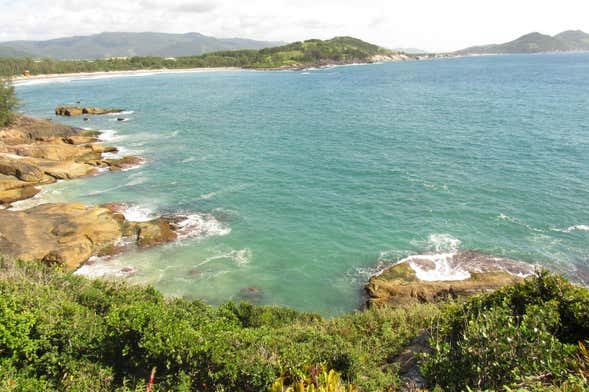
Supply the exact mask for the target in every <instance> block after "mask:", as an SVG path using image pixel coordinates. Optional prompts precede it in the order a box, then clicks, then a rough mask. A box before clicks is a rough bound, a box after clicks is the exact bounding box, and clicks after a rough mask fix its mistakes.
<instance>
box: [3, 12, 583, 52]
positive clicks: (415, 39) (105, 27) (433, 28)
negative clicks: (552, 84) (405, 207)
mask: <svg viewBox="0 0 589 392" xmlns="http://www.w3.org/2000/svg"><path fill="white" fill-rule="evenodd" d="M0 6H1V8H0V9H1V10H2V11H1V13H0V41H8V40H16V39H35V40H38V39H49V38H57V37H63V36H70V35H87V34H93V33H99V32H103V31H159V32H168V33H185V32H199V33H203V34H206V35H212V36H216V37H224V38H227V37H244V38H254V39H260V40H272V41H277V40H279V41H297V40H303V39H308V38H322V39H325V38H331V37H334V36H337V35H351V36H355V37H358V38H362V39H364V40H367V41H370V42H373V43H376V44H379V45H382V46H386V47H389V48H394V47H417V48H422V49H427V50H432V51H434V50H435V51H449V50H456V49H461V48H464V47H467V46H471V45H478V44H487V43H498V42H504V41H509V40H511V39H513V38H516V37H517V36H520V35H523V34H525V33H528V32H532V31H539V32H542V33H547V34H556V33H559V32H560V31H562V30H567V29H582V30H585V31H587V32H589V0H559V1H554V0H553V1H547V0H494V1H489V0H486V1H480V0H479V1H477V0H407V1H399V0H241V1H236V0H100V1H96V0H52V1H48V0H0Z"/></svg>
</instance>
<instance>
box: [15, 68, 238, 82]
mask: <svg viewBox="0 0 589 392" xmlns="http://www.w3.org/2000/svg"><path fill="white" fill-rule="evenodd" d="M238 70H241V68H238V67H217V68H181V69H169V68H162V69H138V70H132V71H99V72H76V73H63V74H40V75H31V76H24V75H23V76H15V77H14V78H13V79H12V81H13V83H15V84H21V83H24V82H27V81H33V80H51V79H69V78H80V79H83V78H95V77H122V76H142V75H152V74H168V73H200V72H221V71H238Z"/></svg>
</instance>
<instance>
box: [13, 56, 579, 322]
mask: <svg viewBox="0 0 589 392" xmlns="http://www.w3.org/2000/svg"><path fill="white" fill-rule="evenodd" d="M17 91H18V95H19V96H20V98H21V99H22V100H23V102H24V107H23V111H24V112H26V113H29V114H32V115H36V116H40V117H51V116H52V111H53V109H54V107H55V106H57V105H61V104H68V103H74V102H75V101H78V100H81V101H82V103H83V104H84V103H85V104H88V105H92V106H98V107H124V108H125V109H127V110H129V111H132V112H130V113H127V114H124V117H126V118H128V119H129V121H126V122H117V121H116V117H113V116H105V117H93V118H92V119H91V120H90V121H89V122H87V123H84V122H83V121H82V119H81V118H78V119H67V120H65V121H67V122H68V123H71V124H73V125H77V126H87V127H93V128H95V129H110V130H114V131H116V133H114V134H113V132H108V133H107V134H106V136H110V137H111V139H110V141H109V143H110V144H114V145H117V146H122V147H124V149H125V150H124V151H125V152H127V153H132V154H140V155H142V156H144V157H145V158H146V159H147V162H146V164H145V165H143V166H141V167H139V168H136V169H134V170H129V171H126V172H122V173H112V174H105V175H102V176H99V177H93V178H86V179H81V180H75V181H69V182H62V183H58V184H55V185H52V186H49V187H47V188H46V189H45V191H44V192H43V193H42V194H41V196H40V197H39V198H37V199H36V200H34V201H35V202H39V201H73V200H75V201H81V202H84V203H102V202H107V201H120V202H127V203H130V204H131V205H132V208H131V210H130V211H129V215H134V216H141V215H150V214H168V213H177V212H181V213H188V214H195V215H193V220H195V222H197V223H200V224H201V225H203V227H202V232H200V233H199V235H197V236H196V237H192V238H189V239H186V240H184V241H179V242H176V243H174V244H170V245H166V246H163V247H160V248H156V249H151V250H147V251H140V252H139V251H136V252H131V253H129V254H126V255H124V256H121V257H119V258H117V259H114V260H106V261H105V260H102V261H99V262H97V263H96V264H95V265H94V266H92V267H90V268H88V270H87V271H86V273H89V274H95V275H99V274H100V273H103V272H105V271H106V272H110V273H111V274H115V275H116V273H117V271H119V270H120V268H122V267H124V266H131V267H133V268H134V269H136V274H134V275H133V276H131V277H129V278H128V279H130V280H132V281H135V282H143V283H145V282H147V283H152V284H154V285H155V286H156V287H157V288H159V289H161V290H162V291H164V292H165V293H167V294H170V295H184V296H188V297H190V298H202V299H204V300H205V301H207V302H210V303H213V304H218V303H221V302H224V301H227V300H230V299H240V298H242V297H244V296H245V297H249V298H250V299H252V300H254V301H258V302H260V303H266V304H283V305H289V306H293V307H295V308H298V309H305V310H315V311H320V312H323V313H324V314H337V313H341V312H344V311H349V310H351V309H354V308H357V307H358V306H360V305H361V304H362V302H363V301H364V298H363V297H362V285H363V284H364V283H365V282H366V280H367V279H368V276H369V274H370V273H371V272H373V271H374V270H375V268H377V266H378V265H379V264H381V263H386V262H394V261H397V260H400V259H402V258H404V257H406V256H409V255H413V254H421V253H428V252H434V253H435V252H445V251H453V250H456V249H478V250H481V251H483V252H486V253H489V254H491V255H496V256H505V257H512V258H516V259H521V260H525V261H529V262H539V263H541V264H543V265H546V266H550V267H551V268H554V269H556V270H558V271H561V272H563V273H566V274H568V275H569V276H571V277H573V278H575V279H577V280H581V279H582V276H583V275H582V274H583V272H584V273H587V268H589V231H588V230H589V209H588V208H587V205H588V200H589V122H588V121H587V119H588V115H589V54H570V55H569V54H567V55H564V54H563V55H531V56H524V55H522V56H496V57H478V58H460V59H446V60H436V61H425V62H406V63H387V64H375V65H368V66H349V67H336V68H330V69H324V70H310V71H305V72H255V71H226V72H210V73H186V74H158V75H143V76H135V77H115V78H96V79H85V80H70V79H66V80H63V81H52V82H51V83H38V82H35V83H31V84H25V85H20V86H19V87H18V90H17ZM60 120H61V119H60ZM199 227H200V226H199ZM247 288H255V290H249V293H247V292H246V294H244V291H243V290H244V289H245V291H247ZM252 292H253V293H252Z"/></svg>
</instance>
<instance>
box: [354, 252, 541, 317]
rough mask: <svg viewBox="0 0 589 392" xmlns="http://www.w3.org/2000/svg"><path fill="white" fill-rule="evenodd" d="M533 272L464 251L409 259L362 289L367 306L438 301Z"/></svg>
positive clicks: (482, 290)
mask: <svg viewBox="0 0 589 392" xmlns="http://www.w3.org/2000/svg"><path fill="white" fill-rule="evenodd" d="M533 272H534V266H533V265H530V264H526V263H522V262H518V261H514V260H509V259H503V258H497V257H491V256H487V255H484V254H482V253H479V252H474V251H465V252H458V253H450V254H446V255H422V256H412V257H409V258H407V259H405V260H403V261H401V262H399V263H397V264H395V265H393V266H392V267H390V268H388V269H386V270H385V271H384V272H382V273H381V274H379V275H376V276H373V277H372V278H371V279H370V281H369V283H368V284H367V285H366V286H365V290H366V293H367V294H368V296H369V299H368V302H367V304H368V306H399V305H411V304H416V303H427V302H439V301H443V300H447V299H456V298H460V297H467V296H471V295H475V294H481V293H486V292H490V291H493V290H496V289H498V288H500V287H502V286H505V285H508V284H511V283H514V282H516V281H518V280H521V279H522V278H523V277H525V276H528V275H530V274H532V273H533Z"/></svg>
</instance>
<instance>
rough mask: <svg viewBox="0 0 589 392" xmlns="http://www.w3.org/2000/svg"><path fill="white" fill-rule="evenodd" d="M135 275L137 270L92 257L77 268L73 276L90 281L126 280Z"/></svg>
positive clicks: (109, 259)
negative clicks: (106, 279) (79, 276)
mask: <svg viewBox="0 0 589 392" xmlns="http://www.w3.org/2000/svg"><path fill="white" fill-rule="evenodd" d="M136 273H137V269H136V268H134V267H132V266H121V265H118V264H117V263H116V262H114V261H113V260H112V259H111V258H110V257H97V256H92V257H90V258H89V259H88V262H87V263H86V264H84V265H82V266H81V267H80V268H78V269H77V270H76V271H75V272H74V275H81V276H85V277H87V278H91V279H97V278H104V277H116V278H127V277H129V276H132V275H134V274H136Z"/></svg>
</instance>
